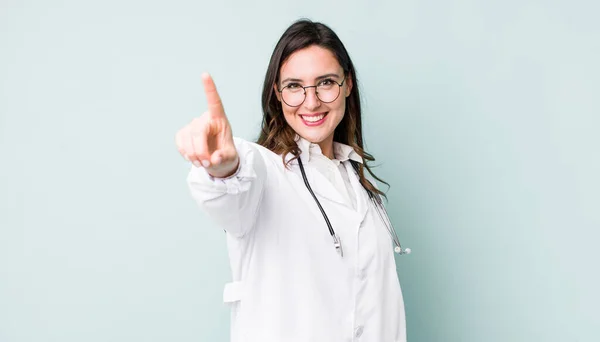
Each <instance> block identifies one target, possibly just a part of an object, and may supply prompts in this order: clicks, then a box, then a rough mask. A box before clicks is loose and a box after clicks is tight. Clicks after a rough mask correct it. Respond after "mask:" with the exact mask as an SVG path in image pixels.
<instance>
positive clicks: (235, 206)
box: [187, 138, 267, 238]
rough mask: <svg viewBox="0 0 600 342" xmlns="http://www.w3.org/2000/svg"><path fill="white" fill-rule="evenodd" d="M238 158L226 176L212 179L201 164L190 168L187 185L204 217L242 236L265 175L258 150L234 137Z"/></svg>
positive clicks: (250, 221) (251, 220)
mask: <svg viewBox="0 0 600 342" xmlns="http://www.w3.org/2000/svg"><path fill="white" fill-rule="evenodd" d="M234 143H235V146H236V150H237V153H238V155H239V158H240V163H239V167H238V170H237V171H236V173H235V174H233V175H232V176H230V177H228V178H215V177H212V176H211V175H209V174H208V172H206V170H205V169H204V168H202V167H200V168H197V167H195V166H192V167H191V170H190V172H189V174H188V179H187V181H188V185H189V187H190V191H191V194H192V197H193V198H194V199H195V200H196V202H197V203H198V205H199V206H200V208H202V209H203V210H204V211H205V212H206V213H207V214H208V216H210V217H211V218H212V219H213V220H214V221H216V223H217V224H218V225H219V226H220V227H221V228H223V229H224V230H225V231H227V232H228V233H230V234H231V235H233V236H237V237H240V238H241V237H243V236H244V235H245V234H246V233H247V232H248V231H249V230H250V229H251V228H252V226H253V225H254V223H255V218H256V215H257V211H258V208H259V206H260V202H261V199H262V194H263V191H264V187H265V180H266V178H267V169H266V166H265V162H264V159H263V158H262V156H261V153H260V151H258V150H257V148H256V147H255V146H252V144H251V143H249V142H247V141H245V140H243V139H240V138H234Z"/></svg>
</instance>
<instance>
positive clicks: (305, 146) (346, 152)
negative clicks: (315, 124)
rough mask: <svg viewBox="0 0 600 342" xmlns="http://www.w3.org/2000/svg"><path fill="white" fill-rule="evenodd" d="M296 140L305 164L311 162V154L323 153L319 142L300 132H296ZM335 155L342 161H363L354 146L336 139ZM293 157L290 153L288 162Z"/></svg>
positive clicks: (294, 162)
mask: <svg viewBox="0 0 600 342" xmlns="http://www.w3.org/2000/svg"><path fill="white" fill-rule="evenodd" d="M294 140H295V141H296V144H298V148H299V149H300V158H301V159H302V162H303V163H304V164H308V163H309V162H310V156H311V154H314V153H317V154H322V153H323V152H322V151H321V147H320V146H319V144H314V143H311V142H310V141H308V140H306V139H304V138H302V137H301V136H300V135H298V134H296V137H295V138H294ZM333 155H334V156H335V159H337V160H339V161H340V162H345V161H346V160H354V161H356V162H359V163H361V164H362V162H363V159H362V158H361V156H360V155H359V154H358V153H356V151H355V150H354V148H353V147H352V146H349V145H346V144H342V143H339V142H336V141H334V142H333ZM293 157H294V156H293V155H288V156H287V158H286V162H287V161H289V160H290V159H292V158H293ZM292 163H293V164H297V163H298V162H297V161H296V160H294V161H293V162H292Z"/></svg>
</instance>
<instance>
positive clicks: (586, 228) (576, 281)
mask: <svg viewBox="0 0 600 342" xmlns="http://www.w3.org/2000/svg"><path fill="white" fill-rule="evenodd" d="M599 10H600V6H599V5H598V3H597V2H593V1H587V2H584V1H569V2H567V1H516V0H505V1H441V0H437V1H388V2H385V1H371V2H366V1H364V2H361V1H346V2H324V1H301V2H283V1H277V2H276V1H261V2H250V1H246V2H242V1H239V2H227V1H225V2H216V1H215V2H206V1H205V2H199V1H169V2H166V1H163V2H159V1H140V0H120V1H115V0H109V1H102V2H100V1H95V2H93V1H74V0H64V1H53V2H49V1H40V0H30V1H13V0H1V1H0V341H1V342H33V341H36V342H37V341H60V342H79V341H86V342H95V341H181V342H183V341H226V340H227V338H228V335H229V333H228V326H229V318H228V311H227V308H226V307H225V306H224V305H223V304H222V303H221V297H222V287H223V284H224V283H225V282H227V281H228V280H229V277H230V276H229V268H228V263H227V254H226V247H225V237H224V235H223V232H222V231H221V230H219V229H218V228H217V227H215V226H214V225H213V224H212V223H211V222H210V221H208V220H207V219H206V217H205V216H204V215H203V214H202V213H201V212H200V211H199V210H198V209H197V207H196V204H195V203H194V202H193V200H192V199H191V197H190V195H189V192H188V189H187V186H186V183H185V178H186V174H187V170H188V164H187V163H186V162H185V161H183V160H182V159H181V157H180V156H179V155H178V153H177V151H176V149H175V144H174V135H175V132H176V131H177V130H178V129H179V128H180V127H182V126H183V125H185V124H186V123H188V122H189V121H190V120H191V119H192V118H194V117H195V116H197V115H200V114H201V113H202V112H203V111H204V110H205V105H206V102H205V99H204V97H203V89H202V85H201V81H200V74H201V73H202V72H203V71H209V72H211V73H212V75H213V76H214V78H215V81H216V83H217V86H218V89H219V90H220V93H221V96H222V98H223V101H224V104H225V108H226V111H227V113H228V115H229V118H230V121H231V123H232V126H233V129H234V134H235V135H237V136H241V137H245V138H247V139H254V138H255V137H256V136H257V134H258V130H259V122H260V115H261V114H260V112H261V110H260V91H261V83H262V80H263V77H264V73H265V70H266V66H267V63H268V59H269V57H270V54H271V52H272V49H273V48H274V46H275V43H276V42H277V40H278V38H279V37H280V35H281V33H283V31H284V30H285V28H286V27H287V26H288V25H289V24H291V23H292V22H293V21H294V20H295V19H297V18H300V17H309V18H312V19H314V20H318V21H323V22H325V23H326V24H328V25H330V26H331V27H332V28H333V29H334V30H335V31H336V32H337V33H338V35H339V36H340V38H341V39H342V40H343V41H344V43H345V44H346V47H347V49H348V50H349V52H350V54H351V56H352V58H353V60H354V63H355V65H356V67H357V69H358V78H359V81H360V87H361V90H362V94H363V95H364V105H365V111H364V120H365V128H364V129H365V135H366V142H367V149H368V151H370V152H371V153H373V154H374V155H375V157H376V158H377V164H378V165H379V167H377V168H376V169H375V170H376V172H377V174H378V175H380V176H381V177H383V178H384V179H386V180H387V181H388V182H389V183H391V185H392V187H391V189H390V190H389V192H388V195H389V200H390V201H389V205H390V208H391V216H392V220H393V221H394V222H395V224H396V228H397V230H398V233H399V235H400V238H401V241H402V242H403V244H404V245H405V246H409V247H411V248H412V249H413V254H411V255H410V256H403V257H400V258H398V259H397V261H398V273H399V276H400V279H401V283H402V287H403V291H404V295H405V301H406V311H407V322H408V336H409V341H415V342H417V341H423V342H432V341H452V342H454V341H469V342H470V341H477V342H480V341H492V342H495V341H561V342H566V341H600V332H599V328H598V327H599V326H600V324H599V319H598V317H599V316H598V313H597V312H596V310H597V308H598V307H599V304H600V301H599V296H598V292H597V291H598V288H600V281H599V278H600V276H599V271H598V269H599V268H600V267H599V265H598V264H599V259H600V258H599V257H598V251H597V249H598V241H599V238H600V236H599V233H598V231H599V228H600V177H599V175H600V153H599V151H598V150H599V148H600V134H599V131H600V104H599V98H600V96H599V95H598V94H599V90H600V87H599V80H600V68H599V66H598V61H599V60H600V24H598V21H597V16H598V12H599ZM308 328H310V327H307V329H308Z"/></svg>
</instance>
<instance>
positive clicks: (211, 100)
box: [202, 73, 225, 115]
mask: <svg viewBox="0 0 600 342" xmlns="http://www.w3.org/2000/svg"><path fill="white" fill-rule="evenodd" d="M202 84H203V85H204V94H206V102H207V104H208V111H209V112H210V113H211V114H213V115H225V109H224V108H223V103H222V102H221V97H220V96H219V93H218V92H217V87H216V86H215V82H214V81H213V79H212V77H211V76H210V75H209V74H208V73H203V74H202Z"/></svg>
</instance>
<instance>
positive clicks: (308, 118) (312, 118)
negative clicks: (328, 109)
mask: <svg viewBox="0 0 600 342" xmlns="http://www.w3.org/2000/svg"><path fill="white" fill-rule="evenodd" d="M324 117H325V115H324V114H321V115H316V116H303V118H304V120H305V121H308V122H317V121H319V120H321V119H323V118H324Z"/></svg>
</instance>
